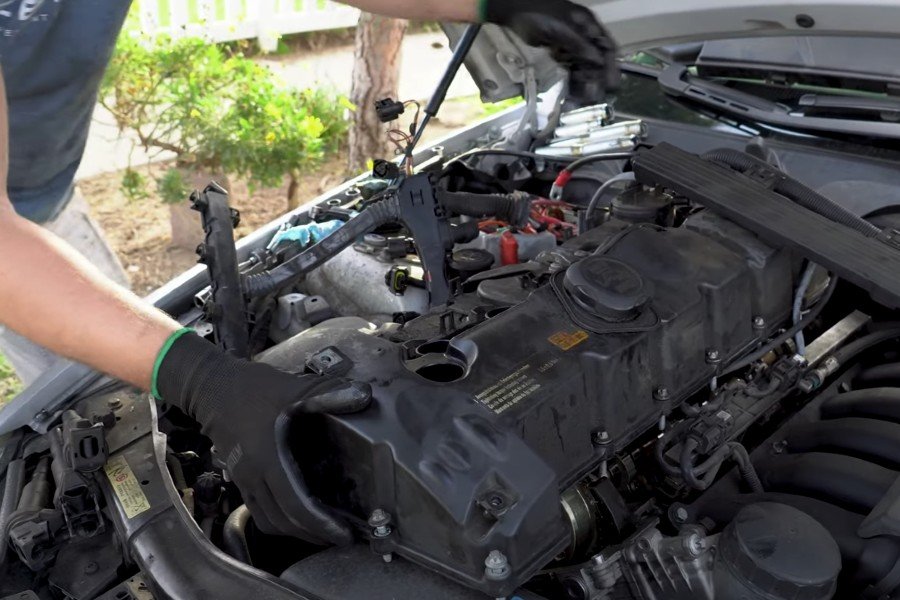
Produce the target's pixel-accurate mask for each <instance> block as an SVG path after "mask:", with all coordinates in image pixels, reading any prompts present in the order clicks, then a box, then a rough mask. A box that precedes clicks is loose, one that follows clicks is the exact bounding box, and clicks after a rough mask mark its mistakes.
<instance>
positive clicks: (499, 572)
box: [484, 550, 509, 581]
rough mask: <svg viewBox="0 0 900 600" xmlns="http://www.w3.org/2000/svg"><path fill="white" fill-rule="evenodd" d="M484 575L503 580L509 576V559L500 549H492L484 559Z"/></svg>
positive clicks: (495, 579) (494, 579) (491, 578)
mask: <svg viewBox="0 0 900 600" xmlns="http://www.w3.org/2000/svg"><path fill="white" fill-rule="evenodd" d="M484 576H485V577H486V578H488V579H490V580H491V581H503V580H504V579H506V578H507V577H509V561H508V560H507V559H506V555H505V554H503V553H502V552H500V551H499V550H491V551H490V552H489V553H488V555H487V558H485V559H484Z"/></svg>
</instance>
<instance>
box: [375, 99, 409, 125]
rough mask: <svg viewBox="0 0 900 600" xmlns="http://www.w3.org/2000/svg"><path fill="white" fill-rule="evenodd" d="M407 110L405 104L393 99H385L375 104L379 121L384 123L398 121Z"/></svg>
mask: <svg viewBox="0 0 900 600" xmlns="http://www.w3.org/2000/svg"><path fill="white" fill-rule="evenodd" d="M405 110H406V107H405V106H404V105H403V103H402V102H398V101H396V100H394V99H393V98H385V99H384V100H377V101H376V102H375V112H376V113H377V114H378V120H379V121H381V122H382V123H390V122H391V121H396V120H397V119H398V118H399V117H400V115H402V114H403V113H404V111H405Z"/></svg>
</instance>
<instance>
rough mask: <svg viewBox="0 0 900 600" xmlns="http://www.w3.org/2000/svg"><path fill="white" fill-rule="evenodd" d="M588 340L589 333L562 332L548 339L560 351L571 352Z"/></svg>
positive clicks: (579, 331)
mask: <svg viewBox="0 0 900 600" xmlns="http://www.w3.org/2000/svg"><path fill="white" fill-rule="evenodd" d="M586 339H588V333H587V331H582V330H580V329H579V330H578V331H574V332H571V333H570V332H568V331H560V332H559V333H554V334H553V335H551V336H550V337H548V338H547V341H549V342H550V343H551V344H553V345H554V346H556V347H557V348H559V349H560V350H570V349H571V348H574V347H575V346H577V345H578V344H580V343H581V342H583V341H584V340H586Z"/></svg>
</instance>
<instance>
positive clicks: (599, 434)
mask: <svg viewBox="0 0 900 600" xmlns="http://www.w3.org/2000/svg"><path fill="white" fill-rule="evenodd" d="M591 442H592V443H593V444H594V445H595V446H603V445H606V444H608V443H609V432H608V431H606V430H605V429H604V430H601V431H594V432H593V433H591Z"/></svg>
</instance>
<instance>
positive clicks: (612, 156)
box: [566, 152, 634, 173]
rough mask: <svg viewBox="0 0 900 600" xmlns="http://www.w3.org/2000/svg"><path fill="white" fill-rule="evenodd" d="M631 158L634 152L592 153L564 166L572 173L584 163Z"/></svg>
mask: <svg viewBox="0 0 900 600" xmlns="http://www.w3.org/2000/svg"><path fill="white" fill-rule="evenodd" d="M632 158H634V152H614V153H607V154H592V155H590V156H585V157H584V158H579V159H578V160H576V161H575V162H573V163H572V164H570V165H569V166H568V167H566V170H567V171H569V172H570V173H572V172H574V171H577V170H578V169H580V168H581V167H584V166H585V165H589V164H591V163H595V162H602V161H607V160H631V159H632Z"/></svg>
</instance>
